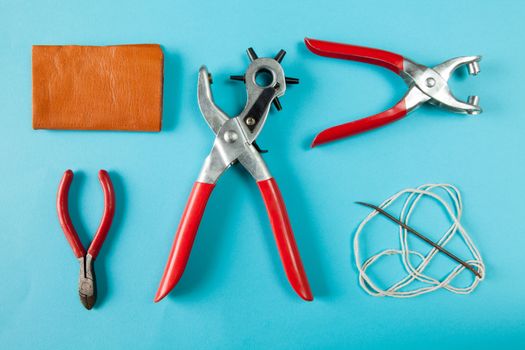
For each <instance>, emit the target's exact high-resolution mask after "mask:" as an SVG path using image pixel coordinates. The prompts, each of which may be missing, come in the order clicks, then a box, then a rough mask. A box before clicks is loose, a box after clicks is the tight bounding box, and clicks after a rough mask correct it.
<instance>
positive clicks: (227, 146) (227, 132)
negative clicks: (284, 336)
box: [155, 48, 313, 302]
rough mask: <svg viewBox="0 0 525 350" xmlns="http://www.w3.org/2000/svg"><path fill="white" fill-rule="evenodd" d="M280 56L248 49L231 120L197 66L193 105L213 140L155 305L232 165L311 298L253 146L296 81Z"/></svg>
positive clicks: (294, 279) (303, 293)
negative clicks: (263, 79) (240, 170)
mask: <svg viewBox="0 0 525 350" xmlns="http://www.w3.org/2000/svg"><path fill="white" fill-rule="evenodd" d="M284 54H285V51H284V50H281V51H280V52H279V53H278V54H277V56H275V58H258V57H257V55H256V54H255V52H254V51H253V49H251V48H250V49H248V56H249V58H250V60H251V64H250V65H249V67H248V69H247V71H246V73H245V75H244V76H238V77H240V78H239V79H237V78H235V79H236V80H243V81H244V82H245V84H246V90H247V95H248V100H247V102H246V106H245V108H244V110H243V111H242V112H241V114H239V115H238V116H237V117H235V118H229V117H228V116H227V115H226V114H225V113H224V112H223V111H222V110H221V109H220V108H219V107H217V106H216V105H215V103H214V101H213V98H212V94H211V89H210V84H211V75H210V73H208V70H207V69H206V67H204V66H203V67H201V69H200V71H199V80H198V89H197V94H198V102H199V107H200V110H201V113H202V115H203V116H204V119H205V120H206V121H207V123H208V125H209V126H210V128H211V129H212V130H213V132H214V133H215V135H216V137H215V142H214V145H213V148H212V150H211V152H210V154H209V155H208V157H207V158H206V160H205V161H204V165H203V167H202V170H201V173H200V175H199V177H198V179H197V182H196V183H195V184H194V186H193V189H192V191H191V194H190V197H189V199H188V202H187V205H186V208H185V209H184V212H183V214H182V219H181V221H180V224H179V227H178V229H177V233H176V235H175V241H174V243H173V246H172V248H171V252H170V254H169V258H168V262H167V264H166V268H165V270H164V274H163V276H162V279H161V282H160V286H159V288H158V291H157V294H156V296H155V302H158V301H160V300H161V299H162V298H164V297H165V296H166V295H167V294H168V293H169V292H170V291H171V290H172V289H173V288H174V287H175V285H176V284H177V283H178V281H179V279H180V278H181V276H182V274H183V272H184V269H185V268H186V264H187V262H188V259H189V256H190V252H191V248H192V246H193V242H194V240H195V236H196V234H197V229H198V227H199V224H200V222H201V219H202V216H203V214H204V209H205V207H206V203H207V201H208V198H209V197H210V195H211V192H212V190H213V189H214V187H215V183H216V182H217V180H218V179H219V177H220V176H221V174H223V173H224V172H225V171H226V170H227V169H228V168H229V167H230V166H231V165H232V164H234V163H240V164H241V165H242V166H243V167H244V168H245V169H246V170H247V171H248V172H249V173H250V174H251V175H252V177H253V178H254V179H255V181H256V182H257V186H258V187H259V190H260V192H261V195H262V197H263V200H264V203H265V205H266V209H267V212H268V215H269V217H270V223H271V226H272V229H273V233H274V236H275V241H276V243H277V248H278V250H279V254H280V257H281V260H282V263H283V266H284V270H285V273H286V276H287V277H288V280H289V281H290V284H291V285H292V287H293V289H294V290H295V292H296V293H297V294H299V296H300V297H301V298H303V299H305V300H308V301H310V300H312V299H313V296H312V292H311V290H310V286H309V284H308V280H307V278H306V273H305V271H304V268H303V264H302V262H301V257H300V256H299V250H298V248H297V244H296V242H295V238H294V235H293V232H292V227H291V225H290V220H289V218H288V214H287V212H286V207H285V206H284V202H283V199H282V196H281V192H280V191H279V188H278V187H277V183H276V182H275V180H274V178H273V177H272V175H271V174H270V172H269V170H268V168H267V167H266V164H265V162H264V161H263V159H262V157H261V155H260V154H259V151H258V150H257V148H256V143H255V140H256V138H257V136H258V135H259V133H260V131H261V129H262V127H263V126H264V123H265V121H266V118H267V116H268V112H269V110H270V107H271V105H272V103H273V104H274V105H276V107H277V108H280V106H281V105H280V103H279V102H277V103H276V101H278V99H277V98H278V97H280V96H282V95H284V92H285V90H286V85H287V83H288V84H290V83H297V79H294V78H287V77H285V75H284V72H283V69H282V67H281V65H280V62H281V60H282V58H283V57H284ZM259 74H267V75H268V77H269V81H268V82H267V83H262V84H261V83H260V82H257V81H256V79H257V78H256V77H257V76H258V75H259ZM236 77H237V76H236Z"/></svg>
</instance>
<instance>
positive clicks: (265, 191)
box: [257, 178, 314, 301]
mask: <svg viewBox="0 0 525 350" xmlns="http://www.w3.org/2000/svg"><path fill="white" fill-rule="evenodd" d="M257 185H258V186H259V190H260V191H261V195H262V197H263V200H264V204H265V206H266V210H267V212H268V216H269V218H270V224H271V226H272V229H273V234H274V236H275V241H276V243H277V248H278V250H279V255H280V256H281V260H282V262H283V266H284V271H285V272H286V276H287V277H288V280H289V281H290V284H291V285H292V288H293V289H294V290H295V292H296V293H297V294H298V295H299V296H300V297H301V298H303V299H304V300H307V301H312V300H313V299H314V297H313V295H312V291H311V290H310V285H309V284H308V279H307V278H306V273H305V272H304V268H303V263H302V262H301V257H300V255H299V250H298V249H297V244H296V243H295V238H294V235H293V232H292V227H291V225H290V219H289V218H288V213H287V212H286V207H285V206H284V201H283V198H282V195H281V192H280V191H279V188H278V187H277V183H276V182H275V180H274V179H273V178H270V179H268V180H263V181H259V182H257Z"/></svg>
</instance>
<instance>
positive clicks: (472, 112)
mask: <svg viewBox="0 0 525 350" xmlns="http://www.w3.org/2000/svg"><path fill="white" fill-rule="evenodd" d="M467 103H468V104H471V105H473V106H476V107H477V106H478V105H479V97H478V96H475V95H474V96H469V97H468V99H467ZM480 112H481V110H470V111H467V113H468V114H470V115H476V114H479V113H480Z"/></svg>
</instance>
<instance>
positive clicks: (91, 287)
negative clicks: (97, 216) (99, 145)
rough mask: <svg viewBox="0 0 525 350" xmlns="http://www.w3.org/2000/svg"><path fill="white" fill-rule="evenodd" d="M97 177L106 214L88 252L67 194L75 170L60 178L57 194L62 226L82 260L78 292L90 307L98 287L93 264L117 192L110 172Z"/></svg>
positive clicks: (104, 236)
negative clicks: (70, 212)
mask: <svg viewBox="0 0 525 350" xmlns="http://www.w3.org/2000/svg"><path fill="white" fill-rule="evenodd" d="M98 178H99V180H100V184H101V186H102V190H103V192H104V213H103V214H102V220H101V221H100V225H99V227H98V229H97V232H96V234H95V237H94V238H93V241H92V242H91V245H90V246H89V248H88V250H87V252H86V249H85V248H84V246H83V245H82V242H81V241H80V238H79V237H78V234H77V232H76V230H75V227H74V226H73V223H72V221H71V217H70V216H69V209H68V195H69V188H70V186H71V182H72V181H73V172H72V171H71V170H67V171H66V172H65V173H64V176H63V177H62V180H61V181H60V185H59V186H58V194H57V212H58V218H59V220H60V226H62V230H63V231H64V234H65V236H66V238H67V241H68V242H69V245H70V246H71V248H72V249H73V254H75V256H76V257H77V259H78V260H79V262H80V274H79V280H78V294H79V296H80V301H81V302H82V305H84V307H85V308H86V309H88V310H91V308H92V307H93V305H95V302H96V300H97V288H96V280H95V270H94V267H93V264H94V262H95V259H96V258H97V256H98V253H99V251H100V248H102V244H103V243H104V240H105V239H106V236H107V234H108V231H109V228H110V227H111V223H112V221H113V216H114V214H115V192H114V190H113V184H112V183H111V179H110V177H109V174H108V173H107V171H105V170H100V171H99V173H98Z"/></svg>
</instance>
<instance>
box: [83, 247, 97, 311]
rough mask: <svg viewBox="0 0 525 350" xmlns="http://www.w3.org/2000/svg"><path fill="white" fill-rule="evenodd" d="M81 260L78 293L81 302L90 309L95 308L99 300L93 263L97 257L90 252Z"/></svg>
mask: <svg viewBox="0 0 525 350" xmlns="http://www.w3.org/2000/svg"><path fill="white" fill-rule="evenodd" d="M78 261H79V262H80V275H79V279H78V294H79V296H80V302H81V303H82V305H84V307H85V308H86V309H88V310H91V308H93V305H95V302H96V300H97V287H96V280H95V269H94V268H93V263H94V262H95V259H93V257H92V256H91V255H90V254H86V256H84V257H82V258H79V259H78Z"/></svg>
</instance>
